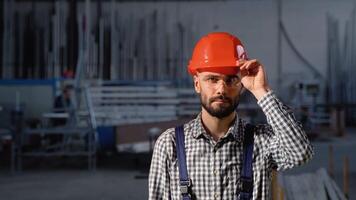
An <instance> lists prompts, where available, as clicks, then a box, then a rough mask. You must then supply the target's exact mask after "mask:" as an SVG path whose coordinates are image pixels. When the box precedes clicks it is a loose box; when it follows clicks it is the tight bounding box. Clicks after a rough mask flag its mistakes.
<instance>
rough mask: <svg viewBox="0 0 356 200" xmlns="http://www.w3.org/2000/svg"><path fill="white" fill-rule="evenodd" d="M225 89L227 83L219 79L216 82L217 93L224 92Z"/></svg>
mask: <svg viewBox="0 0 356 200" xmlns="http://www.w3.org/2000/svg"><path fill="white" fill-rule="evenodd" d="M226 89H227V84H226V82H225V81H224V80H220V81H219V82H218V84H217V93H218V94H225V93H226Z"/></svg>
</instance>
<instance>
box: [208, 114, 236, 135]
mask: <svg viewBox="0 0 356 200" xmlns="http://www.w3.org/2000/svg"><path fill="white" fill-rule="evenodd" d="M235 117H236V112H233V113H231V114H230V115H229V116H227V117H225V118H223V119H219V118H217V117H213V116H211V115H210V114H209V113H208V112H206V110H204V109H203V110H202V115H201V119H202V124H203V126H204V128H205V131H206V132H207V133H208V134H210V135H211V136H212V137H213V139H214V140H215V141H218V140H219V139H220V138H222V137H223V136H224V135H225V134H226V132H227V131H228V130H229V127H230V125H231V123H232V122H233V120H234V119H235Z"/></svg>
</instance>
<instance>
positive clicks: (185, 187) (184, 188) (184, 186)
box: [179, 179, 191, 195]
mask: <svg viewBox="0 0 356 200" xmlns="http://www.w3.org/2000/svg"><path fill="white" fill-rule="evenodd" d="M179 183H180V192H181V193H182V195H186V194H189V187H190V185H191V182H190V179H189V180H187V181H180V182H179Z"/></svg>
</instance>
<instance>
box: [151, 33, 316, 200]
mask: <svg viewBox="0 0 356 200" xmlns="http://www.w3.org/2000/svg"><path fill="white" fill-rule="evenodd" d="M188 71H189V73H190V74H191V75H192V76H193V78H194V87H195V91H196V93H197V94H198V95H199V96H200V102H201V113H200V114H198V116H197V117H196V118H195V119H193V120H191V121H190V122H188V123H186V124H184V126H179V127H177V128H176V129H172V128H171V129H168V130H166V131H165V132H164V133H163V134H162V135H161V136H160V137H159V138H158V140H157V142H156V145H155V148H154V153H153V157H152V161H151V169H150V175H149V199H151V200H154V199H172V200H179V199H181V198H183V199H184V200H190V199H212V198H213V199H240V200H249V199H271V193H270V188H271V179H270V177H271V172H272V170H273V169H277V170H283V169H290V168H292V167H295V166H298V165H301V164H304V163H306V162H307V161H309V160H310V159H311V158H312V155H313V149H312V146H311V144H310V142H309V140H308V139H307V136H306V134H305V131H304V130H303V129H302V126H301V125H300V124H299V123H298V122H297V121H296V120H295V117H294V115H293V113H292V112H291V110H290V109H289V107H287V106H285V105H284V104H283V103H282V102H281V101H280V100H279V99H278V98H277V96H276V95H275V94H274V92H273V91H272V90H271V89H270V86H269V84H268V82H267V77H266V73H265V70H264V67H263V66H262V64H260V62H259V61H257V60H255V59H252V60H247V54H246V51H245V50H244V46H243V45H242V43H241V42H240V40H239V39H238V38H236V37H235V36H233V35H231V34H229V33H223V32H219V33H210V34H208V35H206V36H204V37H202V38H201V39H200V40H199V42H198V43H197V44H196V46H195V48H194V51H193V56H192V59H191V61H190V63H189V66H188ZM243 88H245V89H247V90H248V91H249V92H251V93H252V95H253V96H254V97H255V98H256V99H257V104H258V105H259V106H260V108H261V109H262V111H263V112H264V114H265V115H266V118H267V122H268V124H263V125H262V124H261V125H258V126H253V125H250V124H247V122H246V121H245V120H244V119H242V118H241V117H239V115H237V112H236V108H237V107H238V105H239V100H240V94H241V92H242V89H243Z"/></svg>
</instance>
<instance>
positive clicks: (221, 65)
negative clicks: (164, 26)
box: [188, 32, 247, 75]
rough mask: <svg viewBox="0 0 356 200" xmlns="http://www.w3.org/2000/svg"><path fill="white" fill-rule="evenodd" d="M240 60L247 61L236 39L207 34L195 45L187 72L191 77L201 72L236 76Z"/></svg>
mask: <svg viewBox="0 0 356 200" xmlns="http://www.w3.org/2000/svg"><path fill="white" fill-rule="evenodd" d="M240 59H247V54H246V51H245V48H244V46H243V45H242V43H241V41H240V40H239V39H238V38H237V37H235V36H233V35H231V34H229V33H225V32H216V33H209V34H208V35H206V36H204V37H202V38H201V39H200V40H199V41H198V43H197V44H196V45H195V48H194V51H193V55H192V59H191V60H190V62H189V65H188V71H189V73H190V74H191V75H195V74H196V73H197V72H202V71H211V72H217V73H221V74H227V75H231V74H237V73H238V69H239V66H238V62H237V61H238V60H240Z"/></svg>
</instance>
